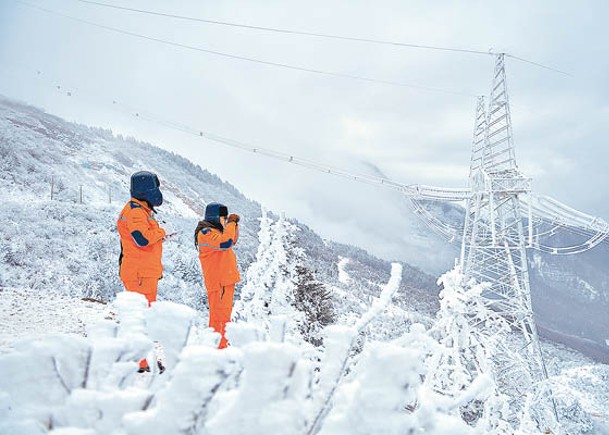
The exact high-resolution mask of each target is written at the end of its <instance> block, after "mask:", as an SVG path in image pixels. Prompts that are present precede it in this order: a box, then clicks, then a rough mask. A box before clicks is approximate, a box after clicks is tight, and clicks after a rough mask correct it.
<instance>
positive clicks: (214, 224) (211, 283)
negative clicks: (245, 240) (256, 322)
mask: <svg viewBox="0 0 609 435" xmlns="http://www.w3.org/2000/svg"><path fill="white" fill-rule="evenodd" d="M238 222H239V216H238V215H236V214H234V213H233V214H231V215H230V216H228V208H227V207H226V206H224V205H222V204H219V203H210V204H208V205H207V207H206V208H205V220H203V221H201V222H199V225H198V226H197V229H196V230H195V243H196V244H197V247H198V249H199V260H200V261H201V269H202V270H203V279H204V281H205V288H206V289H207V299H208V301H209V326H210V327H212V328H213V329H214V330H215V331H216V332H218V333H220V334H221V336H222V338H221V339H220V344H219V345H218V348H219V349H223V348H225V347H226V345H227V343H228V341H227V340H226V337H225V336H224V333H225V330H226V324H227V323H228V322H230V318H231V313H232V310H233V298H234V296H235V284H236V283H238V282H239V281H240V280H241V277H240V275H239V270H238V269H237V257H236V256H235V253H234V252H233V246H235V243H237V239H238V238H239V227H238Z"/></svg>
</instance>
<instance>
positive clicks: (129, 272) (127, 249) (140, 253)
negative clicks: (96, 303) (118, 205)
mask: <svg viewBox="0 0 609 435" xmlns="http://www.w3.org/2000/svg"><path fill="white" fill-rule="evenodd" d="M116 224H117V227H118V233H119V235H120V237H121V257H120V260H119V265H120V278H121V280H122V281H132V280H135V279H138V278H160V277H161V275H163V265H162V264H161V257H162V255H163V237H165V230H164V229H162V228H160V227H159V224H158V223H157V221H156V220H155V219H154V216H153V214H152V210H151V209H150V207H148V204H146V202H145V201H139V200H137V199H134V198H131V200H130V201H129V202H128V203H127V204H126V205H125V207H124V208H123V211H121V214H120V216H119V218H118V221H117V223H116Z"/></svg>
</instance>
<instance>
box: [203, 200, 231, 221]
mask: <svg viewBox="0 0 609 435" xmlns="http://www.w3.org/2000/svg"><path fill="white" fill-rule="evenodd" d="M220 216H224V217H226V216H228V208H227V207H226V206H225V205H224V204H220V203H217V202H210V203H209V204H207V207H205V220H206V221H207V222H215V223H220Z"/></svg>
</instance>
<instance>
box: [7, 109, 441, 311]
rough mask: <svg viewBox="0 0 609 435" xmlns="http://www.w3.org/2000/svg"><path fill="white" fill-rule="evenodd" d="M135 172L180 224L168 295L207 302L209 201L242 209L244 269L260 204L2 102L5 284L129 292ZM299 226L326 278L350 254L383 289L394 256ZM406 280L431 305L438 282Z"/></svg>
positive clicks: (168, 268) (169, 160)
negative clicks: (203, 263) (152, 181)
mask: <svg viewBox="0 0 609 435" xmlns="http://www.w3.org/2000/svg"><path fill="white" fill-rule="evenodd" d="M138 170H151V171H154V172H156V173H157V174H159V176H160V179H161V183H162V190H163V194H164V197H165V202H164V204H163V206H162V207H160V208H159V210H158V211H159V213H158V219H159V221H161V222H165V223H163V224H162V225H165V226H167V225H169V226H170V227H172V228H174V229H176V230H178V231H180V234H179V236H178V237H177V238H176V239H173V240H172V241H171V243H167V244H166V249H165V252H166V254H165V256H164V266H165V276H164V279H163V280H162V281H161V283H160V286H159V295H160V297H161V298H162V299H166V300H172V301H174V302H181V303H186V304H187V305H189V306H191V307H193V308H195V309H201V308H203V307H204V306H205V301H204V300H203V299H202V296H201V295H202V293H203V292H202V283H201V278H200V266H199V264H198V260H197V258H196V255H194V254H195V253H196V250H195V248H194V244H193V241H192V240H193V232H194V228H195V227H196V223H197V221H198V220H199V219H200V218H201V216H202V215H203V210H204V207H205V205H206V204H207V203H208V202H212V201H219V202H222V203H225V204H227V205H228V206H229V208H230V209H231V210H233V211H235V212H237V213H239V214H240V215H241V216H242V221H241V225H240V233H241V237H240V242H239V244H238V245H237V247H236V252H237V257H238V260H239V266H240V268H241V270H242V271H245V270H247V268H248V266H249V264H250V263H251V262H252V261H253V259H254V256H255V254H256V250H257V246H258V239H257V236H256V235H257V233H258V231H259V228H260V223H259V219H260V217H261V207H260V205H259V204H257V203H255V202H254V201H251V200H249V199H247V198H245V197H244V196H243V195H242V194H240V193H239V191H238V190H237V189H236V188H235V187H233V186H231V185H230V184H228V183H226V182H223V181H222V180H220V179H219V178H218V177H217V176H215V175H212V174H210V173H209V172H207V171H205V170H203V169H201V168H200V167H198V166H195V165H193V164H192V163H190V162H189V161H188V160H186V159H184V158H181V157H179V156H177V155H175V154H171V153H168V152H166V151H163V150H161V149H159V148H155V147H153V146H151V145H148V144H145V143H141V142H138V141H136V140H135V139H131V138H122V137H120V136H119V137H115V136H113V135H112V134H111V132H109V131H105V130H100V129H94V128H88V127H84V126H80V125H75V124H71V123H67V122H65V121H63V120H61V119H59V118H56V117H54V116H51V115H48V114H46V113H44V112H42V111H40V110H38V109H36V108H32V107H29V106H25V105H23V104H19V103H15V102H12V101H8V100H5V99H0V180H2V187H1V188H0V199H1V201H2V209H1V213H0V226H1V229H0V267H2V273H1V274H0V285H1V286H12V287H28V288H35V289H40V290H43V291H54V292H61V293H64V294H72V295H80V296H88V297H94V298H98V299H101V300H104V301H107V300H109V299H111V298H113V297H114V295H115V294H116V293H117V292H118V291H120V290H122V285H121V283H120V282H119V280H118V276H117V269H118V267H117V261H118V255H119V252H120V247H119V242H118V237H117V234H116V231H115V226H116V218H117V216H118V213H119V211H120V209H121V208H122V206H123V205H124V203H125V202H126V201H127V200H128V199H129V189H128V183H129V177H130V174H132V173H133V172H135V171H138ZM51 190H52V191H53V199H52V200H51ZM81 190H82V203H81ZM275 217H276V216H275ZM298 227H299V231H298V234H297V238H298V241H297V243H298V245H299V246H301V247H302V248H303V249H304V250H305V253H306V254H307V255H306V261H307V264H308V265H309V268H310V269H311V270H313V271H315V274H316V276H317V277H318V278H319V279H320V280H322V281H324V282H327V283H337V277H338V269H337V263H338V261H339V257H348V258H352V263H351V266H352V270H351V272H352V273H353V274H354V275H356V276H360V277H361V278H362V279H361V280H359V282H362V283H364V284H363V287H364V288H365V290H366V292H369V291H372V293H375V292H376V293H378V291H379V290H378V285H377V283H379V282H383V281H384V280H386V277H387V275H388V273H389V270H390V264H389V262H386V261H382V260H379V259H377V258H374V257H372V256H370V255H368V254H367V253H366V252H364V251H363V250H361V249H357V248H353V247H350V246H345V245H340V244H336V243H333V242H331V241H325V240H322V239H321V238H320V237H319V236H318V235H316V234H315V233H314V232H313V231H311V230H310V229H309V228H307V227H306V226H304V225H298ZM403 278H404V285H403V288H402V289H400V294H401V295H402V296H403V300H404V303H405V304H411V305H412V306H415V305H416V306H417V307H419V308H424V310H425V311H427V312H428V313H431V312H433V310H434V309H435V308H434V306H437V305H435V299H436V295H437V286H436V285H435V280H434V279H433V278H432V277H430V276H428V275H426V274H424V273H422V272H420V271H419V270H417V269H415V268H413V267H409V266H405V267H404V277H403ZM366 283H368V284H366Z"/></svg>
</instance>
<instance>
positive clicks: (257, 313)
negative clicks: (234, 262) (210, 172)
mask: <svg viewBox="0 0 609 435" xmlns="http://www.w3.org/2000/svg"><path fill="white" fill-rule="evenodd" d="M298 231H299V229H298V227H297V226H296V225H295V224H293V223H291V222H290V221H289V220H287V219H285V218H283V217H281V218H279V219H278V220H276V221H273V219H272V218H271V217H269V215H268V214H267V213H266V212H265V211H263V213H262V218H261V219H260V232H259V234H258V238H259V241H260V244H259V248H258V253H257V255H256V261H255V262H254V263H253V264H252V265H251V266H250V268H249V269H248V271H247V278H246V283H245V285H244V287H243V289H242V291H241V298H240V300H239V301H238V302H237V303H236V304H235V310H234V311H235V319H236V320H237V321H238V320H240V319H242V320H245V321H247V322H248V323H255V324H257V325H259V326H260V327H261V328H262V329H263V330H265V331H267V332H268V333H270V331H271V319H272V318H276V317H278V316H279V317H281V318H283V319H285V327H286V328H287V329H286V331H285V335H286V336H287V337H291V339H292V340H296V341H301V340H302V339H304V340H306V341H309V342H311V343H314V344H320V341H319V332H320V330H321V329H322V328H323V327H324V326H326V325H328V324H330V323H331V322H332V321H333V320H334V313H333V309H332V303H331V298H330V293H329V292H328V291H327V290H326V288H325V286H324V285H323V284H322V283H320V282H318V281H316V280H315V277H314V275H313V273H312V272H311V270H310V269H309V268H308V267H307V265H306V264H305V258H306V255H305V252H304V250H303V249H302V248H301V247H299V246H298V243H297V234H298Z"/></svg>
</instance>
